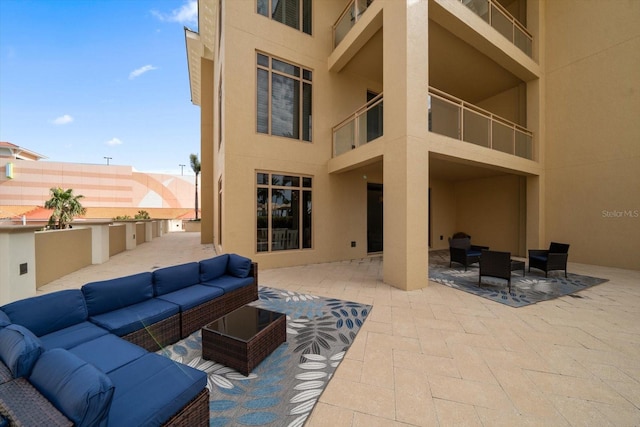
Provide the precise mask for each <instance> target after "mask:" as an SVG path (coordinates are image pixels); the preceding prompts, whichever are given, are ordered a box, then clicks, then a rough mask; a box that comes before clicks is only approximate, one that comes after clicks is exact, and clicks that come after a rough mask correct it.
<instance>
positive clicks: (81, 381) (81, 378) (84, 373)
mask: <svg viewBox="0 0 640 427" xmlns="http://www.w3.org/2000/svg"><path fill="white" fill-rule="evenodd" d="M29 382H30V383H31V384H32V385H33V386H34V387H35V388H36V389H38V391H39V392H40V393H41V394H42V395H43V396H44V397H46V398H47V400H49V401H50V402H51V403H52V404H53V406H55V407H56V408H58V410H59V411H60V412H62V413H63V414H64V415H65V416H66V417H67V418H69V419H70V420H71V421H73V423H74V425H75V426H78V427H84V426H99V425H106V418H107V416H108V414H109V408H110V407H111V401H112V399H113V392H114V387H113V383H112V382H111V379H110V378H109V377H108V376H107V375H106V374H105V373H103V372H100V371H99V370H98V369H96V368H95V367H94V366H93V365H91V364H89V363H87V362H85V361H84V360H82V359H80V358H79V357H78V356H76V355H74V354H72V353H69V352H68V351H67V350H64V349H61V348H54V349H52V350H47V351H45V352H44V353H42V356H40V358H39V359H38V361H37V362H36V364H35V366H34V367H33V371H32V372H31V376H30V377H29Z"/></svg>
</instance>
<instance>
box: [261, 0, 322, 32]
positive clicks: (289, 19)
mask: <svg viewBox="0 0 640 427" xmlns="http://www.w3.org/2000/svg"><path fill="white" fill-rule="evenodd" d="M311 9H312V0H257V1H256V10H257V12H258V13H259V14H260V15H263V16H266V17H267V18H271V19H273V20H274V21H278V22H281V23H283V24H285V25H288V26H289V27H291V28H295V29H296V30H300V31H302V32H304V33H307V34H311Z"/></svg>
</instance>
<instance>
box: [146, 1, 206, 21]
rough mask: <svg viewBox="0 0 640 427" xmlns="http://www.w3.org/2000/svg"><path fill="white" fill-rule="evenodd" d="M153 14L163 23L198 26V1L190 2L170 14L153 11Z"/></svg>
mask: <svg viewBox="0 0 640 427" xmlns="http://www.w3.org/2000/svg"><path fill="white" fill-rule="evenodd" d="M151 14H152V15H153V16H155V17H156V18H158V19H159V20H160V21H162V22H178V23H180V24H183V25H184V24H197V23H198V1H197V0H188V1H187V2H186V3H185V4H183V5H182V6H181V7H179V8H178V9H173V10H172V11H171V12H169V13H162V12H158V11H157V10H152V11H151Z"/></svg>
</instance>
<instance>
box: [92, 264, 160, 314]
mask: <svg viewBox="0 0 640 427" xmlns="http://www.w3.org/2000/svg"><path fill="white" fill-rule="evenodd" d="M152 278H153V276H152V275H151V273H150V272H145V273H138V274H133V275H131V276H125V277H119V278H117V279H111V280H103V281H100V282H91V283H87V284H86V285H84V286H83V287H82V293H83V294H84V299H85V301H86V302H87V310H88V311H89V316H95V315H98V314H102V313H107V312H110V311H114V310H118V309H120V308H123V307H127V306H129V305H134V304H138V303H140V302H143V301H146V300H149V299H151V298H153V280H152Z"/></svg>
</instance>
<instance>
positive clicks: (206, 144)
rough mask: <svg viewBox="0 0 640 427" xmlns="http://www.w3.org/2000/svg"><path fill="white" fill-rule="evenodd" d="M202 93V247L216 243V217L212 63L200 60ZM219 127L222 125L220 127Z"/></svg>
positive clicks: (203, 59) (207, 60)
mask: <svg viewBox="0 0 640 427" xmlns="http://www.w3.org/2000/svg"><path fill="white" fill-rule="evenodd" d="M200 72H201V77H200V78H201V83H200V84H201V93H200V104H201V105H200V126H201V129H200V166H201V172H200V218H201V219H200V243H203V244H204V243H213V230H214V218H215V216H214V213H213V199H214V197H215V196H216V191H215V188H214V182H213V181H214V178H213V177H214V174H213V164H214V159H213V157H214V152H215V150H216V144H215V137H214V126H213V124H214V110H215V108H214V103H215V97H214V73H213V61H211V60H209V59H206V58H201V63H200ZM218 126H220V124H218Z"/></svg>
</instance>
